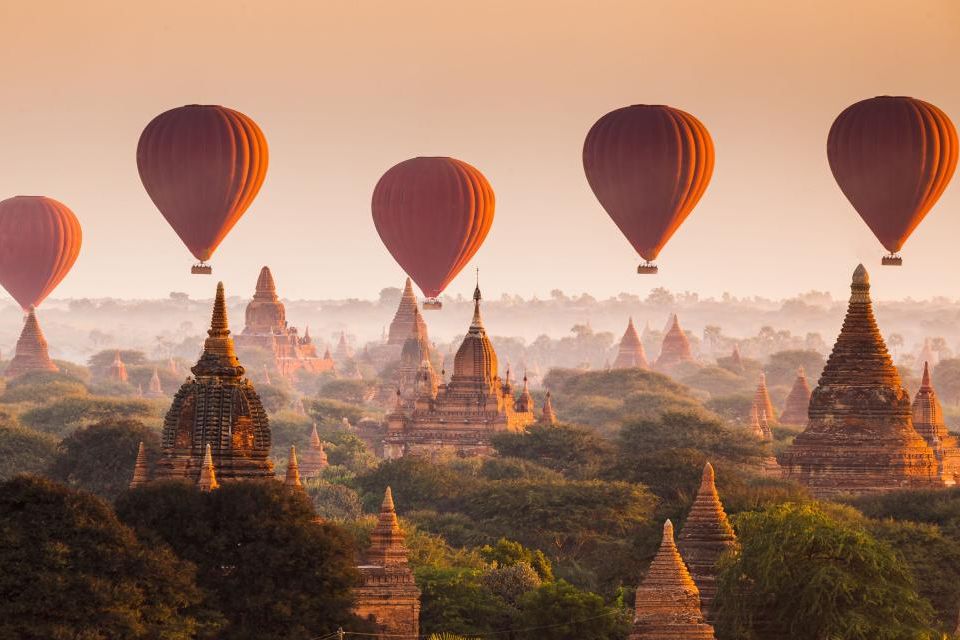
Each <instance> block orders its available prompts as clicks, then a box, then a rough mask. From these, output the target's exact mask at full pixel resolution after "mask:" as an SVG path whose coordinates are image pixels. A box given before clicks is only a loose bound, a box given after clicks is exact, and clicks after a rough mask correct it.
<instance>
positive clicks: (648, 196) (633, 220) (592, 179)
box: [583, 105, 714, 261]
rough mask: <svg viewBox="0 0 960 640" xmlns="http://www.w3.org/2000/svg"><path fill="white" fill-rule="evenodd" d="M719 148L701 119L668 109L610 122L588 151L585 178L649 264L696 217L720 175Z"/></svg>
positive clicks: (618, 115) (622, 115)
mask: <svg viewBox="0 0 960 640" xmlns="http://www.w3.org/2000/svg"><path fill="white" fill-rule="evenodd" d="M713 162H714V151H713V140H711V138H710V134H709V132H708V131H707V129H706V127H704V126H703V124H702V123H701V122H700V121H699V120H697V119H696V118H695V117H693V116H692V115H690V114H689V113H686V112H684V111H681V110H679V109H674V108H673V107H667V106H663V105H633V106H629V107H623V108H622V109H617V110H615V111H611V112H610V113H608V114H606V115H605V116H603V117H602V118H600V119H599V120H597V122H596V123H595V124H594V125H593V127H591V129H590V131H589V133H587V138H586V140H585V141H584V143H583V170H584V173H586V176H587V182H589V183H590V188H591V189H593V193H594V194H595V195H596V196H597V200H599V201H600V204H601V205H603V208H604V209H606V211H607V213H608V214H609V215H610V217H611V218H612V219H613V221H614V222H615V223H616V225H617V226H618V227H619V228H620V231H622V232H623V234H624V235H625V236H626V237H627V240H629V241H630V244H632V245H633V248H634V249H636V250H637V253H639V254H640V255H641V256H643V258H644V259H645V260H648V261H650V260H654V259H655V258H656V257H657V255H658V254H659V253H660V250H661V249H662V248H663V246H664V245H665V244H666V243H667V241H668V240H669V239H670V237H671V236H672V235H673V234H674V232H676V230H677V229H678V228H679V227H680V225H681V224H682V223H683V221H684V220H685V219H686V218H687V216H689V215H690V212H691V211H692V210H693V208H694V206H696V204H697V202H698V201H699V200H700V197H701V196H702V195H703V192H704V191H705V190H706V188H707V184H709V182H710V177H711V175H713Z"/></svg>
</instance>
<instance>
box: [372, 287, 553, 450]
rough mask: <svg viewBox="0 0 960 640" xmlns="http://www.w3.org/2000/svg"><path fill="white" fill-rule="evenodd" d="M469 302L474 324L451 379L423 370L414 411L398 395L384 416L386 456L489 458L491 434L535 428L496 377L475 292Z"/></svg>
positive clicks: (529, 412)
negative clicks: (437, 380)
mask: <svg viewBox="0 0 960 640" xmlns="http://www.w3.org/2000/svg"><path fill="white" fill-rule="evenodd" d="M473 299H474V308H473V320H472V321H471V323H470V328H469V330H468V331H467V335H466V336H465V337H464V339H463V342H462V343H461V345H460V348H459V349H458V350H457V355H456V357H455V358H454V365H453V366H454V369H453V377H452V378H451V379H450V382H441V383H439V384H434V380H433V379H432V378H431V377H430V376H428V375H426V374H427V373H428V371H429V370H428V369H427V368H426V367H422V368H421V375H420V376H419V382H418V384H417V385H416V391H415V394H414V400H413V406H412V408H411V407H409V406H408V405H407V404H406V403H405V402H404V400H403V397H402V394H401V395H397V399H396V402H395V406H394V409H393V410H392V411H391V412H390V413H389V414H388V415H387V420H386V422H387V435H386V437H385V438H384V457H386V458H399V457H401V456H404V455H408V454H416V455H430V456H433V455H437V454H440V453H452V454H455V455H460V456H471V455H490V454H492V453H493V452H494V451H493V446H492V445H491V443H490V439H491V437H492V436H493V434H494V433H496V432H498V431H523V430H524V429H525V428H526V427H527V426H529V425H531V424H533V423H534V420H535V418H534V413H533V411H532V407H529V406H527V407H524V406H523V405H522V403H521V402H520V398H516V397H514V395H513V390H512V387H511V385H510V383H509V382H505V381H503V380H502V379H501V378H500V376H499V375H498V371H497V354H496V352H495V351H494V349H493V345H492V344H491V343H490V339H489V338H488V337H487V332H486V329H485V328H484V326H483V321H482V319H481V317H480V288H479V287H477V289H476V290H475V291H474V294H473ZM518 403H519V404H520V406H519V407H518ZM518 409H526V410H518Z"/></svg>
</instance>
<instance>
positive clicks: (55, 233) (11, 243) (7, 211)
mask: <svg viewBox="0 0 960 640" xmlns="http://www.w3.org/2000/svg"><path fill="white" fill-rule="evenodd" d="M82 236H83V233H82V232H81V230H80V222H79V221H78V220H77V216H75V215H73V212H72V211H70V209H68V208H67V205H65V204H63V203H62V202H57V201H56V200H54V199H53V198H47V197H45V196H16V197H13V198H9V199H7V200H4V201H3V202H0V284H2V285H3V288H4V289H6V290H7V291H8V292H9V293H10V295H12V296H13V298H14V299H15V300H16V301H17V302H18V303H19V304H20V306H21V307H23V310H24V311H29V309H30V307H36V306H38V305H39V304H40V303H41V302H43V300H44V298H46V297H47V296H48V295H50V292H51V291H53V290H54V288H56V286H57V285H58V284H60V281H61V280H63V278H64V277H65V276H66V275H67V273H68V272H69V271H70V267H72V266H73V263H74V262H75V261H76V260H77V255H78V254H79V253H80V243H81V240H82Z"/></svg>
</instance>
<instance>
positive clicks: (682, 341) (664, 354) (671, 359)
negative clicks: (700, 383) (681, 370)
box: [656, 314, 696, 371]
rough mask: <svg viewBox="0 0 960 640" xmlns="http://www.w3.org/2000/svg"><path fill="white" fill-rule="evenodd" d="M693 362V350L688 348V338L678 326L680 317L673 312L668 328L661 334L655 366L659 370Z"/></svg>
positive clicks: (667, 369)
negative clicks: (661, 339)
mask: <svg viewBox="0 0 960 640" xmlns="http://www.w3.org/2000/svg"><path fill="white" fill-rule="evenodd" d="M688 362H689V363H694V362H696V360H694V357H693V350H692V349H691V348H690V339H689V338H687V334H685V333H684V332H683V329H681V328H680V318H678V317H677V314H673V316H672V319H671V320H670V328H669V329H668V330H667V332H666V334H664V336H663V344H662V346H661V347H660V356H659V357H658V358H657V363H656V368H657V369H658V370H660V371H669V370H670V369H672V368H673V367H676V366H677V365H680V364H684V363H688Z"/></svg>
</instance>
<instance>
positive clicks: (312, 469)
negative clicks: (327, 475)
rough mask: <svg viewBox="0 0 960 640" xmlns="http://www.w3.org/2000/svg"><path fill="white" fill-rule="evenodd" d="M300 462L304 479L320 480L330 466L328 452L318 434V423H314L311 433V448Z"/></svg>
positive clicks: (305, 452)
mask: <svg viewBox="0 0 960 640" xmlns="http://www.w3.org/2000/svg"><path fill="white" fill-rule="evenodd" d="M301 457H302V460H301V461H300V475H301V476H302V477H304V478H318V477H320V474H321V473H323V470H324V469H326V468H327V467H328V466H330V463H329V462H328V461H327V452H326V451H324V450H323V441H322V440H320V435H319V434H318V433H317V423H316V422H314V423H313V431H312V432H311V433H310V446H309V447H307V449H306V450H305V451H304V452H303V455H302V456H301Z"/></svg>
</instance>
